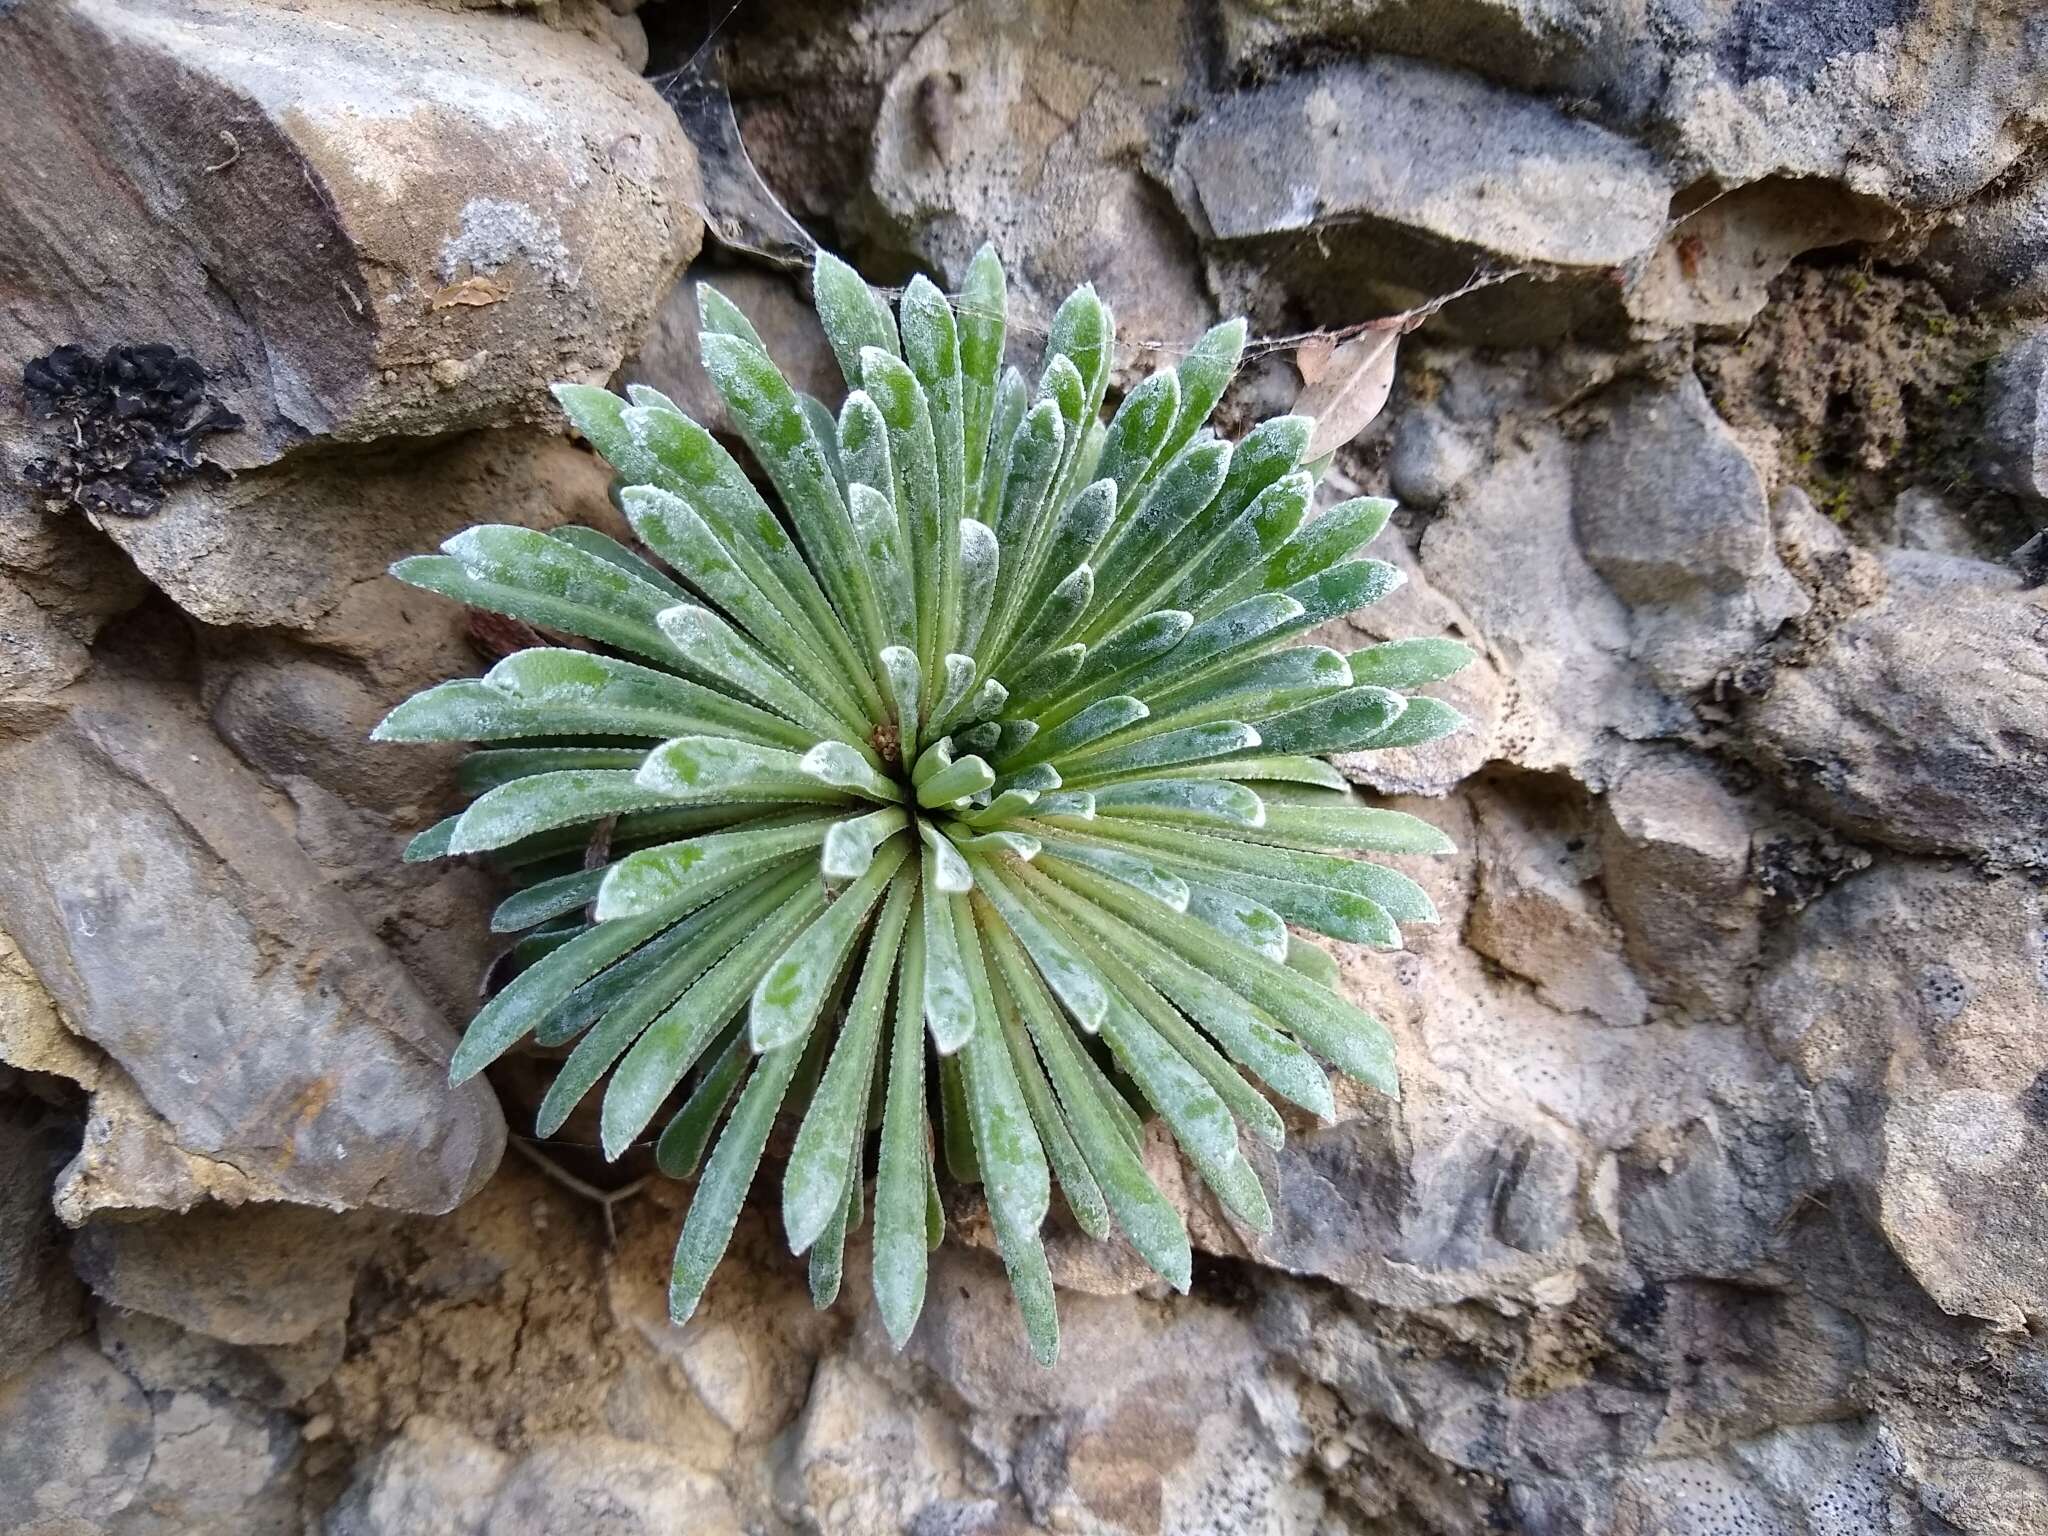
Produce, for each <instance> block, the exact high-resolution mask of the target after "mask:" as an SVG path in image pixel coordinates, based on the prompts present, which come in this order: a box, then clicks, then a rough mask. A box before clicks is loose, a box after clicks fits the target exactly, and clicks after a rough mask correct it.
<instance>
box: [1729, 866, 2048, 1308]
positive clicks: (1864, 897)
mask: <svg viewBox="0 0 2048 1536" xmlns="http://www.w3.org/2000/svg"><path fill="white" fill-rule="evenodd" d="M2043 921H2044V912H2043V907H2042V902H2041V898H2040V895H2039V893H2038V892H2037V891H2035V890H2033V889H2032V888H2031V887H2030V886H2029V885H2028V884H2027V883H2026V882H2025V881H2023V880H2021V879H2018V878H2015V877H2011V876H2007V877H2004V878H2000V879H1986V878H1984V877H1983V876H1981V875H1978V874H1976V873H1973V872H1971V871H1969V870H1966V869H1961V868H1944V867H1942V866H1940V865H1937V864H1926V863H1921V862H1905V861H1899V860H1892V861H1888V862H1886V863H1884V864H1880V865H1878V866H1877V867H1875V868H1873V869H1871V870H1869V871H1867V872H1866V873H1864V874H1861V875H1858V876H1856V877H1854V878H1853V879H1850V880H1847V881H1845V882H1844V883H1843V884H1841V885H1839V886H1837V887H1836V888H1835V889H1834V890H1833V891H1831V892H1829V893H1828V894H1827V895H1826V896H1824V897H1822V898H1821V899H1820V900H1819V901H1817V902H1815V903H1814V904H1813V905H1811V906H1810V907H1808V908H1807V909H1806V911H1805V912H1804V913H1802V914H1801V916H1800V920H1799V929H1798V931H1797V933H1796V935H1795V937H1796V939H1797V941H1798V942H1797V943H1796V945H1794V946H1793V948H1792V949H1791V952H1790V953H1789V954H1788V956H1787V957H1786V959H1785V960H1784V961H1783V962H1782V963H1781V964H1779V965H1778V966H1777V967H1775V968H1774V969H1773V971H1772V972H1771V973H1770V975H1769V976H1767V977H1766V979H1765V980H1764V982H1763V984H1762V985H1761V987H1760V989H1759V993H1758V1002H1759V1006H1760V1008H1761V1009H1762V1010H1763V1012H1764V1016H1765V1017H1767V1018H1768V1019H1770V1020H1771V1021H1772V1022H1771V1031H1772V1043H1773V1046H1774V1048H1775V1049H1776V1050H1777V1051H1778V1052H1779V1053H1780V1054H1781V1055H1782V1056H1783V1057H1784V1058H1785V1059H1786V1060H1787V1061H1789V1062H1790V1063H1792V1064H1793V1065H1794V1066H1795V1067H1796V1068H1797V1069H1798V1071H1799V1073H1800V1075H1801V1076H1802V1078H1803V1079H1804V1080H1805V1082H1806V1083H1807V1085H1808V1088H1809V1091H1810V1093H1811V1096H1812V1110H1811V1115H1812V1118H1813V1121H1814V1124H1815V1135H1816V1137H1817V1138H1818V1139H1819V1140H1820V1143H1821V1145H1822V1146H1823V1148H1824V1149H1825V1152H1826V1155H1827V1158H1828V1161H1829V1164H1830V1166H1831V1168H1832V1170H1833V1171H1834V1173H1835V1174H1836V1176H1838V1177H1841V1178H1845V1179H1848V1180H1850V1181H1851V1182H1852V1183H1853V1184H1854V1185H1855V1186H1856V1187H1857V1188H1859V1189H1860V1190H1862V1191H1864V1192H1865V1194H1866V1196H1867V1198H1868V1199H1869V1200H1870V1202H1871V1204H1872V1207H1873V1208H1874V1210H1875V1211H1876V1213H1877V1220H1878V1223H1879V1226H1880V1228H1881V1230H1882V1232H1883V1234H1884V1237H1885V1239H1886V1240H1887V1241H1888V1242H1889V1243H1890V1244H1891V1247H1892V1249H1893V1250H1894V1252H1895V1253H1896V1254H1897V1255H1898V1258H1899V1260H1900V1261H1901V1262H1902V1263H1903V1264H1904V1265H1905V1268H1906V1270H1907V1271H1908V1272H1909V1273H1910V1274H1911V1276H1912V1278H1913V1280H1914V1281H1915V1282H1917V1283H1918V1284H1919V1285H1920V1286H1921V1287H1923V1288H1924V1289H1925V1290H1926V1292H1927V1294H1928V1295H1930V1296H1931V1297H1933V1298H1934V1300H1935V1301H1936V1302H1937V1303H1938V1304H1939V1305H1940V1306H1941V1307H1942V1308H1943V1309H1944V1310H1945V1311H1948V1312H1950V1313H1955V1314H1961V1315H1967V1316H1970V1317H1976V1318H1983V1319H1986V1320H1989V1321H1991V1322H1994V1323H1998V1324H2000V1325H2002V1326H2004V1327H2009V1328H2010V1327H2020V1326H2024V1325H2027V1324H2028V1323H2029V1322H2030V1321H2031V1320H2032V1319H2034V1318H2038V1317H2040V1316H2041V1315H2042V1314H2043V1313H2044V1311H2048V1290H2044V1282H2043V1271H2042V1268H2041V1266H2040V1265H2038V1264H2035V1263H2033V1262H2031V1261H2030V1260H2027V1259H2025V1258H2024V1257H2022V1256H2024V1255H2028V1254H2033V1253H2038V1252H2040V1251H2042V1249H2043V1246H2044V1245H2048V1215H2044V1212H2043V1208H2042V1204H2041V1201H2040V1198H2039V1190H2038V1173H2039V1169H2040V1165H2041V1159H2042V1158H2043V1156H2048V1123H2044V1121H2048V1106H2044V1098H2048V1095H2044V1093H2043V1090H2042V1086H2041V1083H2042V1064H2041V1060H2040V1042H2041V1040H2042V1039H2043V1037H2044V1032H2048V969H2044V966H2043V962H2042V948H2041V939H2040V935H2041V933H2042V931H2043Z"/></svg>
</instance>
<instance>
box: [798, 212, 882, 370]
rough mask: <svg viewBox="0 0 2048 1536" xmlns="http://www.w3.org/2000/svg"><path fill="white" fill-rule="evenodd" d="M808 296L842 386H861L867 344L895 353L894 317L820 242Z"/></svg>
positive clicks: (880, 298) (850, 270)
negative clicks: (842, 377)
mask: <svg viewBox="0 0 2048 1536" xmlns="http://www.w3.org/2000/svg"><path fill="white" fill-rule="evenodd" d="M811 289H812V297H813V298H814V299H815V301H816V303H817V307H818V320H819V322H820V323H821V324H822V325H823V326H824V328H825V339H826V340H827V341H828V342H830V343H831V346H832V355H833V356H834V357H836V358H838V359H839V371H840V372H841V373H842V374H844V375H845V376H846V387H847V388H848V389H858V388H860V386H861V380H862V377H863V370H862V367H861V360H860V355H861V352H862V350H863V349H865V348H867V347H879V348H881V349H882V351H884V352H887V353H890V354H891V355H895V354H896V353H897V352H898V351H899V347H898V342H897V336H896V321H895V319H894V317H893V316H891V315H890V313H889V306H888V305H887V304H885V303H884V302H882V297H881V295H880V294H878V293H876V292H875V291H874V289H872V288H870V287H869V286H868V285H867V284H866V283H864V282H862V281H861V277H860V274H859V273H858V272H856V271H854V270H853V268H852V267H850V266H848V265H847V264H846V263H845V262H843V261H841V260H840V259H839V258H838V257H837V256H834V255H833V254H832V253H831V252H830V251H827V250H825V249H824V248H823V247H822V246H820V247H819V249H818V254H817V259H816V263H815V265H814V267H813V269H812V275H811Z"/></svg>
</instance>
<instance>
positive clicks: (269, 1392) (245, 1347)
mask: <svg viewBox="0 0 2048 1536" xmlns="http://www.w3.org/2000/svg"><path fill="white" fill-rule="evenodd" d="M97 1337H98V1342H99V1347H100V1353H101V1354H103V1355H105V1356H106V1357H107V1358H108V1359H109V1360H111V1361H113V1362H114V1364H116V1365H118V1366H119V1367H121V1369H122V1370H124V1371H126V1372H127V1373H128V1374H129V1375H130V1376H132V1377H133V1378H134V1379H135V1381H136V1383H137V1384H138V1385H140V1386H141V1388H142V1389H143V1390H144V1391H145V1392H152V1393H156V1392H176V1391H181V1390H182V1391H193V1392H201V1393H206V1394H210V1395H212V1396H214V1397H222V1396H225V1397H232V1398H235V1399H238V1400H241V1401H246V1402H250V1403H254V1404H257V1405H259V1406H261V1407H265V1408H290V1407H294V1406H296V1405H298V1404H300V1403H303V1402H304V1401H305V1400H306V1398H307V1397H308V1396H309V1395H310V1394H311V1393H312V1392H314V1391H315V1390H316V1389H317V1388H319V1387H320V1386H321V1385H322V1383H324V1382H325V1381H326V1380H327V1379H328V1377H330V1376H331V1375H333V1374H334V1368H335V1367H336V1366H337V1365H339V1364H340V1363H341V1358H342V1354H343V1351H344V1350H345V1349H346V1348H347V1344H348V1340H347V1326H346V1319H345V1318H337V1319H335V1320H334V1321H333V1322H332V1323H330V1324H327V1325H323V1326H322V1327H320V1328H318V1329H316V1330H315V1331H314V1332H313V1333H312V1334H310V1335H309V1336H308V1337H307V1338H306V1339H304V1340H303V1341H301V1342H299V1343H296V1344H277V1345H266V1344H223V1343H222V1342H221V1341H220V1340H218V1339H214V1338H209V1337H208V1336H206V1335H205V1334H199V1333H189V1332H187V1331H186V1330H185V1329H183V1328H180V1327H179V1326H178V1325H177V1324H176V1323H171V1322H166V1321H165V1320H164V1319H162V1318H160V1317H152V1316H151V1315H150V1314H149V1313H147V1312H130V1311H128V1310H127V1309H125V1308H123V1307H116V1306H104V1305H103V1306H101V1308H100V1309H99V1317H98V1326H97Z"/></svg>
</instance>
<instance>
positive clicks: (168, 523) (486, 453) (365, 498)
mask: <svg viewBox="0 0 2048 1536" xmlns="http://www.w3.org/2000/svg"><path fill="white" fill-rule="evenodd" d="M609 483H610V474H609V471H607V470H606V469H604V468H603V466H602V465H600V464H599V463H598V461H597V460H596V459H595V457H594V456H593V455H591V454H590V453H588V452H587V451H585V450H583V449H581V448H577V447H573V446H571V445H570V444H569V443H567V442H566V441H564V440H562V439H560V438H557V437H552V436H548V435H546V434H542V433H536V432H526V431H508V432H484V433H474V434H470V435H467V436H464V437H460V438H456V439H454V440H453V441H451V442H449V443H447V444H444V445H438V446H436V447H433V448H429V449H425V450H413V451H404V452H378V453H375V454H368V453H366V454H362V455H358V456H356V457H354V458H352V459H350V460H348V461H345V462H335V461H330V460H325V459H319V460H316V459H310V458H304V457H301V458H298V459H294V460H293V461H292V462H290V463H288V464H284V465H280V466H277V467H276V468H274V469H269V470H264V471H262V472H258V473H250V474H245V475H242V476H239V477H237V479H236V480H235V481H234V482H233V483H232V484H231V485H226V486H187V487H184V488H181V489H180V490H179V491H177V492H176V493H174V494H173V496H172V497H171V498H170V500H169V501H168V502H167V503H166V505H165V507H164V509H163V510H162V511H161V512H159V513H157V514H156V515H155V516H154V517H150V518H146V519H141V520H136V521H128V522H121V523H118V524H110V528H109V532H110V534H111V536H112V537H113V538H114V539H115V541H116V542H117V543H119V544H120V546H121V548H122V549H123V550H124V551H125V552H126V554H127V555H128V557H129V558H130V559H131V560H133V561H134V562H135V564H136V566H137V567H138V568H139V569H140V570H141V571H142V573H143V574H144V575H145V576H147V577H148V578H149V579H150V581H151V582H152V583H153V584H155V585H156V586H157V587H159V588H160V589H162V590H163V592H164V593H165V594H166V595H167V596H169V597H170V599H171V600H172V601H173V602H175V603H176V604H177V605H178V606H179V607H180V608H182V609H183V610H184V611H185V612H186V613H188V614H190V615H191V616H192V617H193V618H195V619H198V620H199V621H200V622H201V623H203V624H208V625H213V626H216V627H219V626H229V625H233V626H248V627H260V628H271V629H280V630H285V631H289V632H291V633H293V634H296V635H299V636H303V637H305V638H308V639H311V640H314V641H317V642H320V643H322V644H326V645H330V646H332V647H333V648H334V649H336V650H338V651H340V652H341V653H342V654H343V655H345V656H348V657H350V658H351V659H353V660H357V661H361V662H363V663H365V664H366V666H367V667H368V668H369V670H370V674H371V681H373V682H374V683H376V684H377V685H379V686H391V687H398V686H412V683H411V679H412V678H413V677H415V676H423V675H424V674H425V673H426V672H427V671H429V670H431V669H433V668H436V667H439V668H443V669H445V670H444V671H443V672H442V673H441V675H446V671H448V670H454V669H455V668H456V667H457V666H458V665H464V666H468V667H473V666H474V664H475V655H474V653H473V652H469V651H466V650H465V649H463V648H462V647H461V645H460V640H461V634H462V629H461V625H460V623H459V622H457V621H458V620H459V618H460V615H461V610H460V609H459V608H457V607H456V605H454V604H452V603H450V602H448V601H447V600H446V599H443V598H437V597H433V596H430V595H429V594H427V593H424V592H420V591H417V590H416V589H414V588H411V587H407V586H405V585H403V584H402V583H399V582H394V581H391V580H389V579H388V577H387V575H386V572H387V570H388V568H389V567H390V565H391V563H392V562H393V561H394V560H397V559H400V558H402V557H403V556H406V555H414V554H428V553H432V552H433V550H434V548H435V547H436V546H437V545H438V544H439V542H440V541H441V540H442V539H443V538H446V537H447V536H448V535H449V534H451V533H454V532H456V531H457V530H458V529H460V528H463V527H466V526H468V525H469V524H471V523H477V522H506V523H518V524H521V525H522V526H528V527H552V526H554V525H555V524H556V523H559V522H564V521H579V522H591V523H599V524H603V525H605V526H607V527H610V528H614V529H617V528H618V527H619V526H620V525H619V524H618V523H617V522H616V521H614V514H613V513H612V512H611V511H610V508H609V505H608V503H607V502H606V500H605V487H606V486H607V485H608V484H609ZM436 616H438V618H439V619H440V620H441V622H434V619H435V617H436ZM423 619H425V620H426V621H427V622H425V623H424V624H423V623H422V622H421V621H422V620H423ZM415 630H417V631H418V632H417V633H410V632H411V631H415Z"/></svg>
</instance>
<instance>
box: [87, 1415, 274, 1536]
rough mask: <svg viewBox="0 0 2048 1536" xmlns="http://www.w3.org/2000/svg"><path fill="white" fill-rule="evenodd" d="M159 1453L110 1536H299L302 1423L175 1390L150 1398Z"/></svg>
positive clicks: (112, 1525) (115, 1522)
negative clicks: (222, 1534)
mask: <svg viewBox="0 0 2048 1536" xmlns="http://www.w3.org/2000/svg"><path fill="white" fill-rule="evenodd" d="M151 1407H152V1411H153V1424H152V1428H153V1430H154V1433H155V1436H156V1446H157V1451H156V1455H155V1456H154V1457H152V1458H151V1460H150V1464H149V1473H148V1475H147V1476H146V1477H144V1478H143V1480H142V1485H141V1486H140V1487H139V1488H137V1489H136V1490H135V1498H134V1501H133V1502H132V1503H130V1504H129V1505H128V1507H127V1508H126V1509H124V1510H122V1511H121V1514H120V1515H119V1517H118V1518H117V1519H115V1520H114V1521H112V1522H111V1523H110V1525H109V1536H186V1533H187V1532H192V1531H234V1532H236V1533H237V1536H243V1533H246V1536H299V1533H300V1532H301V1531H303V1530H304V1529H305V1527H304V1524H303V1522H302V1520H301V1517H300V1513H299V1485H298V1474H299V1470H300V1444H299V1431H298V1426H297V1424H296V1423H294V1422H293V1420H292V1419H291V1418H290V1417H289V1416H288V1415H285V1414H282V1413H272V1412H269V1411H266V1410H264V1409H261V1408H257V1407H254V1406H252V1405H250V1404H247V1403H242V1402H238V1401H236V1400H235V1399H233V1398H224V1397H218V1396H214V1395H212V1394H208V1393H202V1392H170V1393H166V1394H164V1395H162V1396H160V1397H157V1398H155V1399H152V1402H151Z"/></svg>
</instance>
